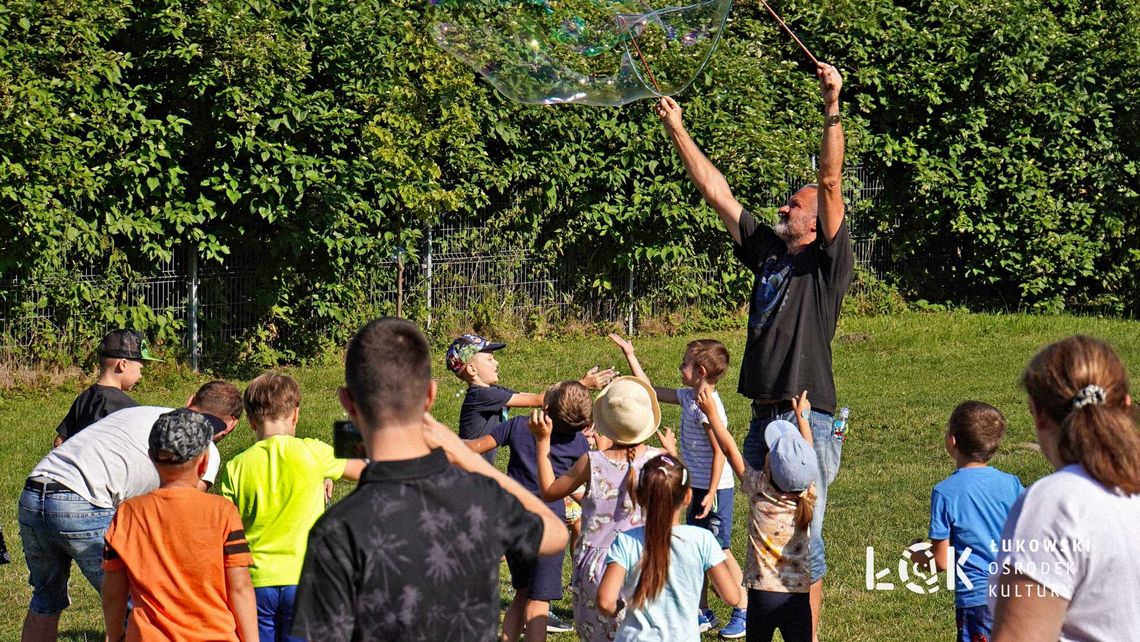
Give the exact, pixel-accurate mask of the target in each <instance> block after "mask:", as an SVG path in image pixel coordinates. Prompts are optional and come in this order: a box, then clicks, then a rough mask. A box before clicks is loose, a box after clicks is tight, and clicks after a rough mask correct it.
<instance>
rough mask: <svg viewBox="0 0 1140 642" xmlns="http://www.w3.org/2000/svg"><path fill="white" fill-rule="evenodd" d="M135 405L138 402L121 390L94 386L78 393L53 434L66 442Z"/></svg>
mask: <svg viewBox="0 0 1140 642" xmlns="http://www.w3.org/2000/svg"><path fill="white" fill-rule="evenodd" d="M137 405H139V404H138V402H137V401H135V400H134V399H131V398H130V397H129V396H127V393H125V392H123V391H122V390H120V389H118V388H115V387H112V386H101V385H99V384H95V385H93V386H91V387H90V388H88V389H86V390H84V391H83V392H81V393H79V396H78V397H76V398H75V401H74V402H72V404H71V410H68V411H67V416H66V417H64V418H63V421H61V422H60V423H59V426H58V427H57V428H56V429H55V432H56V433H57V434H59V436H60V437H61V438H62V439H63V440H64V441H66V440H68V439H70V438H72V437H74V436H75V433H77V432H79V431H80V430H83V429H84V428H86V427H87V426H90V425H91V424H93V423H95V422H96V421H99V420H100V419H102V418H103V417H106V416H107V415H109V414H111V413H112V412H115V411H117V410H122V409H123V408H134V407H135V406H137Z"/></svg>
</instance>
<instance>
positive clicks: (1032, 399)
mask: <svg viewBox="0 0 1140 642" xmlns="http://www.w3.org/2000/svg"><path fill="white" fill-rule="evenodd" d="M1021 382H1022V385H1024V386H1025V390H1026V392H1027V393H1028V395H1029V413H1030V414H1031V415H1032V416H1033V423H1034V427H1035V428H1036V431H1037V440H1038V442H1039V443H1040V445H1041V452H1042V454H1043V455H1044V456H1045V458H1046V459H1048V460H1049V463H1050V464H1052V465H1053V468H1054V469H1055V471H1056V472H1054V473H1053V474H1051V475H1049V476H1047V477H1045V478H1043V479H1041V480H1039V481H1038V482H1037V483H1035V484H1033V485H1032V486H1031V487H1030V488H1029V489H1028V490H1026V491H1025V493H1023V494H1022V496H1021V498H1020V499H1018V501H1017V503H1016V504H1014V506H1013V509H1012V511H1011V512H1010V514H1009V518H1008V520H1007V521H1006V524H1005V529H1004V531H1003V533H1002V543H1001V549H1000V550H999V551H998V556H997V563H996V564H997V566H996V569H993V570H996V573H994V574H993V575H991V580H990V581H991V585H990V599H991V602H992V603H993V604H994V607H995V608H994V637H993V639H994V642H1013V641H1016V642H1027V641H1035V640H1050V641H1053V640H1057V639H1061V640H1140V556H1137V555H1136V551H1135V538H1136V535H1137V534H1138V533H1140V433H1138V432H1137V430H1136V424H1135V422H1134V421H1133V419H1132V415H1131V412H1130V411H1131V404H1132V398H1131V397H1130V396H1129V394H1128V376H1127V374H1126V372H1125V370H1124V364H1123V363H1121V361H1120V358H1119V357H1118V356H1117V355H1116V353H1115V352H1113V350H1112V348H1110V347H1109V346H1108V345H1107V344H1105V343H1104V342H1103V341H1100V340H1098V339H1093V338H1091V337H1085V336H1074V337H1069V338H1068V339H1064V340H1062V341H1058V342H1056V343H1053V344H1051V345H1049V346H1047V347H1045V348H1044V349H1043V350H1042V351H1041V352H1039V353H1038V354H1037V356H1035V357H1034V358H1033V360H1032V361H1031V362H1030V363H1029V366H1028V367H1026V369H1025V373H1024V374H1023V375H1022V377H1021Z"/></svg>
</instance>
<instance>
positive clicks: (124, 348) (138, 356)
mask: <svg viewBox="0 0 1140 642" xmlns="http://www.w3.org/2000/svg"><path fill="white" fill-rule="evenodd" d="M99 356H100V357H111V358H114V359H134V360H135V361H162V359H156V358H154V357H152V356H151V354H150V349H149V347H148V346H147V344H146V337H144V336H143V335H142V333H141V332H137V331H135V330H111V331H110V332H108V333H107V335H106V336H105V337H103V340H102V341H101V342H99Z"/></svg>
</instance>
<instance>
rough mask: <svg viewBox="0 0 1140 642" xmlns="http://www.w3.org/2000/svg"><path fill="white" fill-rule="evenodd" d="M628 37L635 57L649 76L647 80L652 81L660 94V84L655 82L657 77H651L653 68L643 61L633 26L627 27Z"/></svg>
mask: <svg viewBox="0 0 1140 642" xmlns="http://www.w3.org/2000/svg"><path fill="white" fill-rule="evenodd" d="M629 39H630V41H631V42H633V50H634V51H636V52H637V59H638V60H639V61H641V66H642V67H644V68H645V75H647V76H649V82H651V83H653V89H654V90H655V91H656V92H657V93H658V94H660V93H661V85H658V84H657V79H656V78H654V77H653V70H651V69H650V68H649V63H647V62H645V56H643V55H642V54H641V47H639V46H637V36H635V35H633V27H630V29H629Z"/></svg>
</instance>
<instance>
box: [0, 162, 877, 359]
mask: <svg viewBox="0 0 1140 642" xmlns="http://www.w3.org/2000/svg"><path fill="white" fill-rule="evenodd" d="M787 183H788V184H789V185H798V184H800V181H798V180H797V177H795V176H791V175H789V176H788V177H787ZM845 185H846V188H845V194H844V197H845V201H846V202H847V205H848V210H847V211H848V219H847V220H848V224H849V225H850V229H851V233H852V238H853V241H854V249H855V257H856V262H857V264H858V265H859V266H861V267H862V268H864V269H866V270H867V271H868V272H870V273H871V274H874V275H877V276H880V277H881V276H883V275H884V274H885V273H887V272H888V271H889V270H890V267H891V266H890V263H889V261H890V253H889V239H888V238H886V237H885V236H884V235H883V234H882V233H880V232H879V231H878V230H879V227H878V225H879V223H878V221H877V219H874V218H873V217H871V216H869V214H870V213H871V212H873V208H874V207H875V204H876V202H877V200H878V195H879V193H880V192H881V191H882V190H883V185H882V182H881V181H879V180H878V179H877V178H876V177H874V176H873V175H871V174H870V173H869V172H868V171H867V170H866V169H865V168H864V167H862V166H860V165H855V166H849V168H848V170H847V179H846V180H845ZM782 200H783V199H773V200H772V201H771V202H769V203H765V204H764V205H766V206H768V207H776V206H778V205H780V204H781V203H782ZM513 240H517V239H513ZM725 260H727V259H725ZM712 261H713V260H712V259H710V258H709V257H697V258H696V260H695V261H693V262H691V263H686V264H679V265H669V266H667V267H664V268H661V267H658V268H656V269H650V268H649V267H640V266H634V267H633V268H629V269H626V270H624V271H622V270H619V269H615V268H614V266H608V267H607V268H606V269H607V273H606V274H599V275H591V274H589V273H588V272H584V270H583V265H579V264H575V263H574V262H573V258H572V257H570V258H567V257H554V258H553V259H552V257H550V256H548V255H546V254H543V253H540V252H537V251H536V250H535V249H533V248H532V247H529V246H528V245H527V244H526V243H516V242H512V239H503V238H500V237H499V235H498V230H494V229H488V228H486V227H485V226H484V225H482V224H456V223H450V224H444V225H437V226H433V227H432V228H431V229H430V230H427V233H426V234H425V240H424V243H423V244H422V247H421V248H420V260H416V261H412V260H402V257H390V258H389V259H388V260H383V261H379V262H374V263H372V264H371V266H370V268H369V269H368V270H367V272H366V273H365V274H364V276H363V278H364V279H365V283H364V287H363V288H362V290H363V291H364V292H366V294H367V301H366V304H367V305H368V306H370V307H372V308H373V309H374V310H377V311H383V312H387V313H395V312H397V311H399V312H403V314H404V315H405V316H408V317H411V318H417V319H418V320H421V321H423V322H425V324H426V325H428V326H429V327H430V326H431V325H432V324H433V323H438V324H444V325H457V326H470V325H474V324H476V323H478V322H479V321H482V322H484V323H490V324H495V323H503V322H512V323H513V324H515V325H519V324H525V323H527V322H528V320H529V321H531V322H534V323H552V324H557V323H561V322H564V321H567V320H570V319H577V320H582V321H588V322H609V323H616V322H620V323H622V324H623V325H631V326H632V325H635V324H636V323H638V322H639V321H640V320H641V319H642V318H646V317H652V316H658V315H667V314H670V313H672V312H674V311H677V310H679V309H684V308H685V307H686V306H708V305H713V306H720V307H721V308H725V309H730V308H736V307H739V306H740V305H743V304H744V302H745V301H744V298H743V297H740V298H741V300H739V301H727V300H725V299H726V298H728V295H727V293H728V292H730V291H734V289H733V287H732V286H735V291H739V290H740V288H739V285H740V281H739V280H737V282H736V283H734V284H729V283H726V282H725V279H728V280H733V279H745V280H746V282H747V281H750V279H749V278H748V277H747V275H738V276H737V277H732V275H726V274H725V271H724V270H723V269H722V267H723V266H717V265H714V264H713V262H712ZM194 263H195V262H194V260H193V258H192V257H186V256H174V257H173V258H171V259H170V260H169V261H166V262H164V263H162V264H160V265H155V266H152V268H151V269H149V270H148V271H146V272H145V273H143V274H142V275H141V276H136V277H134V278H132V279H129V280H128V279H122V278H119V277H110V276H108V275H107V274H105V273H102V272H100V271H99V270H96V269H87V270H82V271H80V273H79V275H78V276H77V277H73V278H70V279H57V280H39V281H29V280H19V279H8V280H6V281H0V342H2V343H0V352H6V353H8V354H9V356H11V355H16V356H19V355H22V354H26V353H27V351H28V348H29V347H30V346H33V345H37V344H41V343H42V342H44V341H48V342H51V341H61V340H62V337H63V336H64V335H66V333H67V332H68V327H67V322H66V321H64V320H66V319H69V318H73V317H74V315H76V314H82V313H83V312H84V311H83V310H73V309H61V308H60V304H59V303H58V301H59V300H61V297H58V296H48V295H49V293H51V294H58V293H59V291H60V290H61V289H66V288H70V287H76V286H77V285H88V286H96V287H98V288H99V289H100V290H102V291H107V292H112V293H114V294H115V296H116V297H117V298H116V299H115V303H116V306H117V307H118V308H119V309H126V310H140V311H141V310H148V309H149V310H150V311H152V312H150V314H152V315H159V316H165V317H167V318H169V319H173V320H174V321H173V323H174V326H175V332H176V333H177V336H178V337H179V338H180V340H181V342H182V344H183V346H184V347H185V348H186V349H187V350H188V351H189V352H191V353H192V354H195V353H197V352H203V353H216V352H217V351H218V350H219V349H221V348H223V347H224V346H226V345H227V344H230V343H231V342H233V341H235V340H240V339H242V338H244V337H247V336H249V335H250V333H262V334H263V335H264V336H265V337H268V338H269V339H270V340H272V338H273V336H275V329H274V328H271V327H267V323H266V321H265V314H266V312H265V309H264V308H263V307H262V305H260V304H259V302H258V294H259V287H262V286H263V285H264V284H263V283H262V282H260V281H259V279H263V278H264V277H265V266H264V265H261V264H259V260H258V258H257V257H253V256H250V255H248V254H247V255H245V256H244V257H238V256H235V257H231V258H230V259H228V260H227V262H226V264H225V265H223V266H217V265H210V266H203V268H202V269H201V270H196V265H193V264H194ZM401 266H402V270H401ZM401 272H402V274H401ZM594 276H596V277H604V279H605V281H606V283H607V287H604V288H603V287H600V286H598V284H597V282H596V280H597V279H594V278H592V277H594ZM354 278H360V275H354ZM694 283H699V284H701V285H700V287H693V286H692V284H694ZM194 284H196V285H197V287H196V288H195V289H194V291H195V292H196V295H197V298H196V300H195V301H191V291H192V285H194ZM679 284H688V285H686V286H684V287H681V286H680V285H679ZM64 298H66V297H64ZM144 313H145V312H144ZM101 321H103V322H104V323H105V324H106V325H107V326H112V325H118V324H119V323H118V322H120V321H123V319H112V318H108V319H102V320H101ZM298 321H299V322H300V323H301V324H304V323H306V322H311V323H313V324H317V323H319V322H320V320H318V319H313V320H305V319H301V320H298ZM125 322H127V323H129V319H127V320H126V321H125ZM195 327H196V329H197V332H196V333H193V334H192V332H191V328H195Z"/></svg>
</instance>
